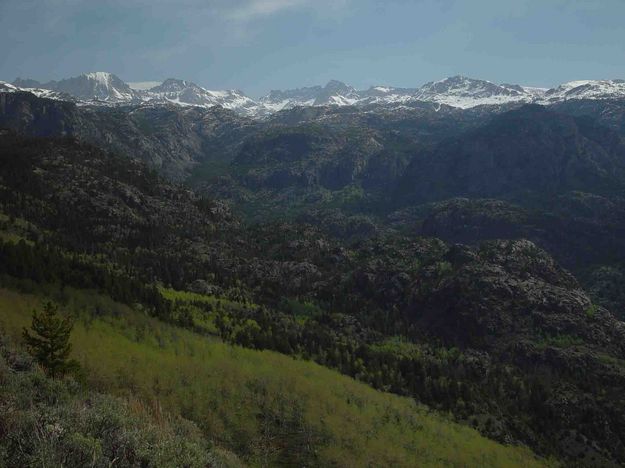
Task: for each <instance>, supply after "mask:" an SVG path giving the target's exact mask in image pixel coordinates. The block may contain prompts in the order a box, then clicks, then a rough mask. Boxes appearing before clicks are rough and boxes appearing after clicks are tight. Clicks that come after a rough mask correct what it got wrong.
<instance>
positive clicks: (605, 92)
mask: <svg viewBox="0 0 625 468" xmlns="http://www.w3.org/2000/svg"><path fill="white" fill-rule="evenodd" d="M613 98H625V80H577V81H569V82H567V83H563V84H561V85H560V86H558V87H556V88H553V89H550V90H548V91H547V92H546V93H545V96H544V100H545V102H557V101H563V100H568V99H613Z"/></svg>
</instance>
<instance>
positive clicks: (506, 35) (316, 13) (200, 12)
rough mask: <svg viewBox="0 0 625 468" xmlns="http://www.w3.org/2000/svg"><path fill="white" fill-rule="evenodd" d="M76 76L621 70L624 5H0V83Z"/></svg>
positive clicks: (184, 0)
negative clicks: (105, 73) (92, 73)
mask: <svg viewBox="0 0 625 468" xmlns="http://www.w3.org/2000/svg"><path fill="white" fill-rule="evenodd" d="M85 71H110V72H113V73H115V74H117V75H118V76H119V77H120V78H122V79H123V80H125V81H148V80H150V81H151V80H161V79H164V78H168V77H176V78H183V79H188V80H192V81H194V82H196V83H198V84H200V85H202V86H205V87H208V88H212V89H223V88H238V89H242V90H243V91H245V92H246V93H247V94H249V95H251V96H254V97H256V96H259V95H261V94H264V93H265V92H267V91H268V90H270V89H282V88H292V87H300V86H309V85H314V84H324V83H325V82H327V81H328V80H330V79H338V80H341V81H345V82H347V83H349V84H352V85H354V86H356V87H357V88H366V87H369V86H370V85H374V84H389V85H394V86H404V87H415V86H419V85H421V84H423V83H425V82H427V81H431V80H436V79H440V78H443V77H445V76H449V75H455V74H463V75H467V76H471V77H475V78H484V79H488V80H491V81H495V82H512V83H519V84H524V85H534V86H552V85H555V84H557V83H560V82H563V81H570V80H575V79H602V78H625V0H514V1H508V0H436V1H435V0H386V1H381V0H0V79H3V80H7V81H12V80H13V79H15V77H17V76H21V77H30V78H35V79H39V80H48V79H59V78H64V77H69V76H75V75H78V74H80V73H82V72H85Z"/></svg>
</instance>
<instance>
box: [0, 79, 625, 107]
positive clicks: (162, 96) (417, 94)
mask: <svg viewBox="0 0 625 468" xmlns="http://www.w3.org/2000/svg"><path fill="white" fill-rule="evenodd" d="M16 91H27V92H31V93H33V94H35V95H37V96H39V97H47V98H51V99H62V100H70V101H74V102H77V103H78V104H79V105H120V104H138V103H150V104H156V105H158V104H173V105H179V106H196V107H212V106H222V107H224V108H226V109H231V110H233V111H235V112H238V113H240V114H243V115H247V116H251V117H262V116H266V115H270V114H273V113H275V112H279V111H281V110H285V109H291V108H294V107H299V106H301V107H310V106H337V107H340V106H371V105H376V106H385V107H388V108H389V110H393V109H395V108H403V107H406V106H408V107H410V106H415V105H419V103H434V104H438V105H448V106H452V107H456V108H462V109H467V108H471V107H476V106H481V105H503V104H509V103H538V104H546V105H548V104H552V103H555V102H560V101H564V100H569V99H617V98H618V99H620V98H622V99H625V80H578V81H571V82H568V83H564V84H562V85H560V86H558V87H555V88H552V89H546V88H537V87H529V86H519V85H514V84H505V83H504V84H496V83H492V82H490V81H485V80H477V79H473V78H468V77H465V76H452V77H449V78H445V79H442V80H439V81H432V82H429V83H426V84H425V85H423V86H421V87H420V88H395V87H391V86H385V85H378V86H372V87H370V88H369V89H366V90H361V91H358V90H356V89H355V88H353V87H351V86H349V85H347V84H345V83H342V82H340V81H336V80H332V81H330V82H328V83H327V84H326V85H325V86H311V87H305V88H298V89H291V90H274V91H271V92H270V93H268V94H267V95H266V96H263V97H261V98H260V99H258V100H254V99H252V98H250V97H248V96H246V95H245V94H244V93H243V92H242V91H239V90H218V91H215V90H209V89H206V88H203V87H201V86H198V85H197V84H195V83H193V82H190V81H187V80H179V79H175V78H169V79H166V80H164V81H163V82H157V81H144V82H133V83H125V82H123V81H122V80H121V79H120V78H118V77H117V76H115V75H113V74H111V73H107V72H90V73H84V74H82V75H80V76H77V77H74V78H68V79H65V80H61V81H50V82H48V83H39V82H37V81H35V80H29V79H21V78H18V79H17V80H16V81H15V82H13V84H9V83H6V82H0V92H16Z"/></svg>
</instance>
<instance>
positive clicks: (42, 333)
mask: <svg viewBox="0 0 625 468" xmlns="http://www.w3.org/2000/svg"><path fill="white" fill-rule="evenodd" d="M73 326H74V324H73V322H72V320H71V319H69V318H63V317H60V316H59V314H58V307H57V306H56V305H54V304H53V303H52V302H47V303H46V304H45V305H44V308H43V312H41V313H38V312H37V311H34V312H33V320H32V324H31V330H27V329H26V328H24V329H23V331H22V336H23V337H24V341H25V342H26V347H27V349H28V352H29V353H30V354H31V355H32V356H33V357H34V358H35V359H36V360H37V362H38V363H39V364H40V365H41V366H42V367H43V368H44V369H45V371H46V373H48V374H49V375H50V376H52V377H59V376H62V375H63V374H65V373H66V372H67V371H68V370H70V368H71V366H72V364H73V363H72V362H70V361H68V357H69V353H70V351H71V344H70V343H69V336H70V333H71V331H72V328H73Z"/></svg>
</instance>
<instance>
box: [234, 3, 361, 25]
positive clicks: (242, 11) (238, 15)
mask: <svg viewBox="0 0 625 468" xmlns="http://www.w3.org/2000/svg"><path fill="white" fill-rule="evenodd" d="M348 2H349V0H246V1H245V2H244V3H242V4H240V5H238V6H236V7H234V8H229V9H228V10H226V11H225V17H226V19H229V20H232V21H236V22H240V23H248V22H251V21H254V20H258V19H262V18H265V17H268V16H272V15H276V14H279V13H282V12H284V11H289V10H296V9H303V8H307V9H310V10H313V11H315V12H316V13H322V12H323V11H324V10H331V11H337V10H340V9H342V8H343V7H345V6H346V4H347V3H348Z"/></svg>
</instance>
